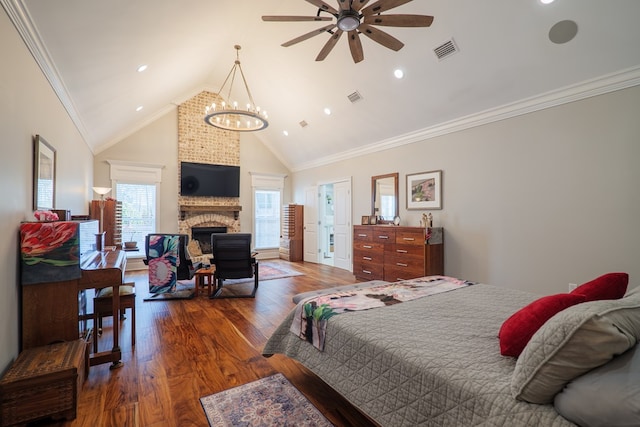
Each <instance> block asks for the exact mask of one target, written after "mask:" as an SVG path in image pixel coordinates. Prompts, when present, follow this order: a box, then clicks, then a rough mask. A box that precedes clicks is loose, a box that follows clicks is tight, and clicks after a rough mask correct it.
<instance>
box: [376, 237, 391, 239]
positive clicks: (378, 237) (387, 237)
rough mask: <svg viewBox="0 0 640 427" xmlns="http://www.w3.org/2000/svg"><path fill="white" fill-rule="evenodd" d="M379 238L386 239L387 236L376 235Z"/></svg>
mask: <svg viewBox="0 0 640 427" xmlns="http://www.w3.org/2000/svg"><path fill="white" fill-rule="evenodd" d="M378 238H379V239H388V238H389V236H378Z"/></svg>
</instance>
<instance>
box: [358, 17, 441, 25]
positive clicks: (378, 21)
mask: <svg viewBox="0 0 640 427" xmlns="http://www.w3.org/2000/svg"><path fill="white" fill-rule="evenodd" d="M363 22H364V23H365V24H369V25H384V26H388V27H428V26H430V25H431V23H432V22H433V16H429V15H369V16H365V18H364V21H363Z"/></svg>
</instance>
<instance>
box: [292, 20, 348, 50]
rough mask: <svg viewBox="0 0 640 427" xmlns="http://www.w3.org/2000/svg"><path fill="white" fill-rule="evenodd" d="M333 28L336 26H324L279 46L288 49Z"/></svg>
mask: <svg viewBox="0 0 640 427" xmlns="http://www.w3.org/2000/svg"><path fill="white" fill-rule="evenodd" d="M335 27H336V24H331V25H326V26H324V27H322V28H318V29H317V30H313V31H310V32H308V33H306V34H303V35H301V36H300V37H296V38H295V39H292V40H289V41H288V42H285V43H282V44H281V46H284V47H289V46H291V45H294V44H296V43H300V42H302V41H305V40H307V39H310V38H311V37H313V36H317V35H319V34H322V33H324V32H326V31H330V30H332V29H334V28H335Z"/></svg>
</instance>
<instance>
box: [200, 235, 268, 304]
mask: <svg viewBox="0 0 640 427" xmlns="http://www.w3.org/2000/svg"><path fill="white" fill-rule="evenodd" d="M211 249H212V252H213V258H211V262H212V264H213V265H214V266H215V272H214V276H213V277H214V281H215V284H216V289H215V292H213V294H212V295H210V296H209V298H254V297H255V296H256V291H257V290H258V260H256V258H255V254H254V253H252V252H251V234H248V233H214V234H212V235H211ZM251 277H253V291H252V292H251V293H250V294H240V295H237V294H232V295H222V294H221V292H222V287H223V285H224V281H225V280H226V279H245V278H251Z"/></svg>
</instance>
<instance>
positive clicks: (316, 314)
mask: <svg viewBox="0 0 640 427" xmlns="http://www.w3.org/2000/svg"><path fill="white" fill-rule="evenodd" d="M473 284H474V282H469V281H466V280H460V279H456V278H454V277H447V276H427V277H419V278H416V279H410V280H403V281H400V282H393V283H385V284H382V285H380V284H378V285H372V286H371V287H368V288H361V289H356V290H350V291H344V292H334V293H331V294H326V295H321V296H315V297H310V298H307V299H305V300H302V301H300V302H299V303H298V305H297V306H296V312H295V315H294V317H293V322H292V323H291V328H290V330H291V332H293V333H294V334H295V335H297V336H299V337H300V338H301V339H303V340H305V341H308V342H310V343H311V344H313V346H314V347H316V348H317V349H318V350H320V351H323V350H324V341H325V335H326V328H327V321H328V320H329V318H331V317H333V316H335V315H336V314H340V313H344V312H347V311H358V310H368V309H370V308H378V307H385V306H388V305H394V304H399V303H402V302H405V301H411V300H414V299H417V298H422V297H426V296H430V295H435V294H439V293H442V292H449V291H452V290H455V289H460V288H464V287H466V286H469V285H473Z"/></svg>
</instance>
